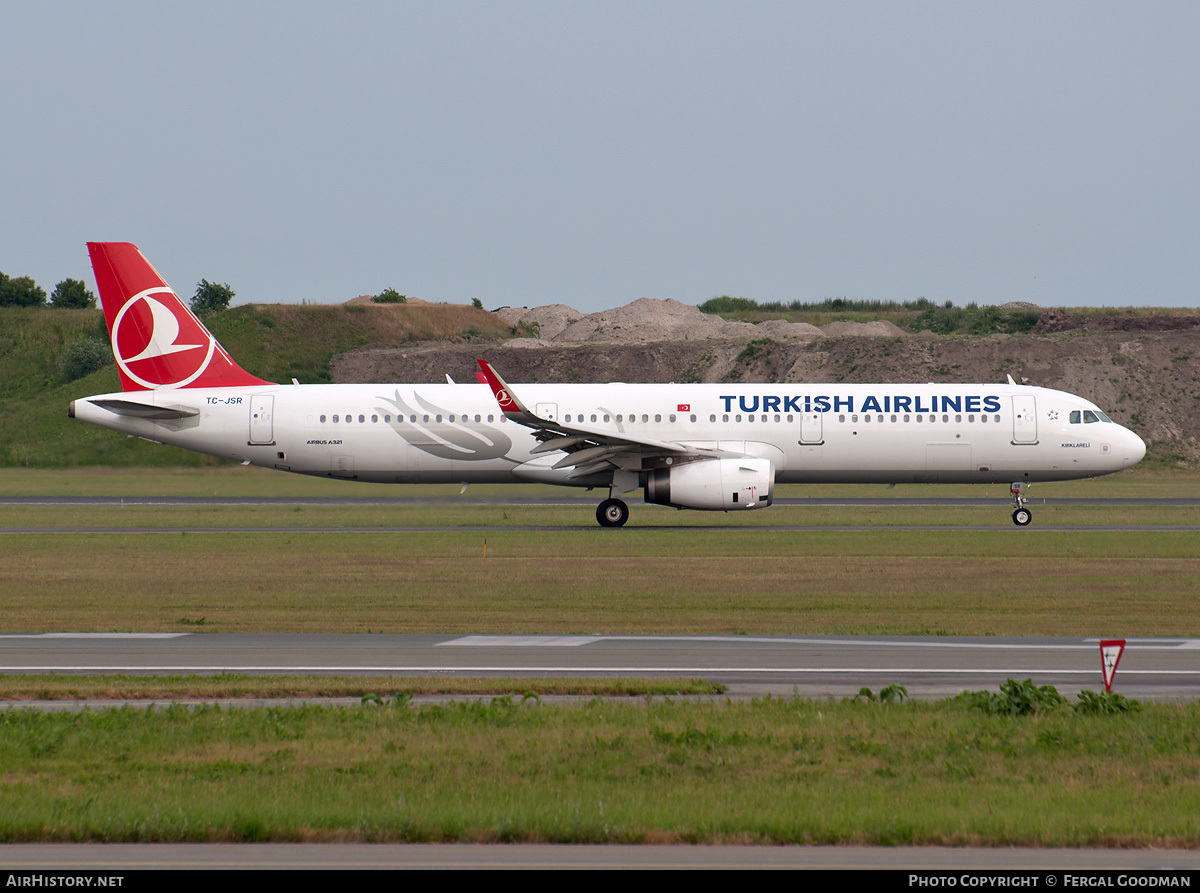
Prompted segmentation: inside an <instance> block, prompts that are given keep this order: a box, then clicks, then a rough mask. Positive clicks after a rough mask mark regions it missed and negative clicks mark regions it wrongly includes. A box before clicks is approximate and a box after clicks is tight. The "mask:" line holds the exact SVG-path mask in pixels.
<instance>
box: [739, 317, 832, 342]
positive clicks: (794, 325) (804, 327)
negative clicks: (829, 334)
mask: <svg viewBox="0 0 1200 893" xmlns="http://www.w3.org/2000/svg"><path fill="white" fill-rule="evenodd" d="M755 329H756V330H757V333H758V335H759V336H760V337H765V338H824V337H825V333H824V332H822V331H821V330H820V329H818V328H817V327H816V326H814V325H810V324H808V323H806V322H788V321H787V320H785V319H768V320H765V321H764V322H760V323H759V324H758V325H757V326H755Z"/></svg>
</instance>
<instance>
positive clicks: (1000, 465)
mask: <svg viewBox="0 0 1200 893" xmlns="http://www.w3.org/2000/svg"><path fill="white" fill-rule="evenodd" d="M88 251H89V252H90V254H91V258H92V266H93V269H94V270H95V274H96V284H97V286H98V288H99V291H100V299H101V303H102V304H103V307H104V315H105V320H106V322H107V323H108V327H109V332H110V333H111V336H112V346H113V353H114V354H115V356H116V361H117V366H118V369H119V373H120V378H121V386H122V388H123V391H122V392H121V393H116V394H100V395H98V396H95V397H86V398H83V399H79V400H75V401H73V402H72V403H71V409H70V414H71V417H72V418H77V419H82V420H84V421H87V422H91V423H92V424H95V425H101V426H103V427H105V428H112V429H113V430H115V431H121V432H124V433H126V434H132V435H135V436H137V437H142V438H145V439H146V440H151V441H154V442H157V443H165V444H171V445H173V446H179V447H183V448H185V449H189V450H196V451H198V452H201V453H208V454H211V455H214V456H222V457H224V458H227V459H233V460H237V461H240V462H244V463H249V464H252V465H261V466H264V467H267V468H278V469H280V470H283V471H294V472H299V473H300V474H311V475H320V476H321V477H334V478H346V479H350V480H359V481H375V482H380V483H463V484H469V483H476V482H478V483H500V482H530V481H534V482H539V483H546V484H560V485H564V486H571V487H588V488H592V487H596V488H605V489H607V490H608V498H607V499H605V500H604V501H603V502H601V503H600V505H599V507H598V508H597V511H596V517H597V520H598V521H599V522H600V524H602V525H603V526H605V527H620V526H621V525H623V524H624V523H625V522H626V520H627V519H628V517H629V509H628V507H627V505H626V503H625V502H624V500H623V499H622V496H624V495H625V494H627V493H630V492H632V491H636V490H643V491H644V493H645V501H646V502H649V503H655V504H658V505H669V506H675V507H676V508H686V509H700V510H707V511H722V512H730V511H747V510H752V509H759V508H765V507H766V506H769V505H770V504H771V501H772V498H773V492H774V487H775V484H776V483H813V482H827V483H833V482H837V483H871V482H877V483H888V484H891V483H913V482H928V483H988V482H996V481H1004V482H1009V483H1010V492H1011V494H1012V507H1013V513H1012V517H1013V521H1014V522H1015V523H1016V524H1018V525H1025V524H1028V523H1029V522H1030V520H1031V513H1030V511H1029V509H1028V508H1027V506H1026V496H1025V492H1026V488H1027V487H1028V485H1029V484H1031V483H1033V482H1035V481H1060V480H1068V479H1073V478H1086V477H1094V476H1096V475H1102V474H1109V473H1111V472H1114V471H1120V470H1121V469H1123V468H1128V467H1129V466H1131V465H1134V464H1136V463H1137V462H1138V461H1140V460H1141V458H1142V456H1143V455H1145V452H1146V446H1145V444H1144V443H1143V442H1142V439H1141V438H1140V437H1138V436H1137V434H1135V433H1134V432H1133V431H1130V430H1129V429H1127V428H1123V427H1122V426H1120V425H1118V424H1116V423H1115V422H1113V421H1112V420H1110V419H1109V418H1108V416H1106V415H1105V414H1104V413H1103V412H1101V411H1100V409H1099V408H1098V407H1097V406H1095V405H1094V404H1092V403H1090V402H1088V401H1087V400H1084V399H1083V398H1082V397H1076V396H1074V395H1073V394H1068V393H1065V392H1063V391H1055V390H1050V389H1047V388H1039V387H1029V386H1024V385H1018V384H1014V383H1013V381H1012V379H1011V377H1010V378H1009V381H1008V383H1007V384H1000V385H993V384H518V385H509V384H506V383H505V381H504V380H503V379H502V378H501V377H500V375H499V374H498V373H497V372H496V370H495V369H493V368H492V367H491V366H490V365H489V364H488V363H487V362H485V361H483V360H480V361H479V370H480V371H479V372H478V373H477V378H478V379H479V381H478V382H477V383H476V382H472V383H469V384H467V383H460V384H455V383H453V382H451V381H449V379H447V383H446V384H374V385H369V384H354V385H350V384H345V385H303V384H296V383H294V382H293V383H292V384H290V385H280V384H273V383H271V382H267V381H262V380H261V379H258V378H255V377H254V376H253V375H250V374H249V373H248V372H246V371H245V370H244V369H242V368H241V367H240V366H239V365H238V364H237V363H236V362H234V361H233V359H232V358H231V357H230V356H229V354H227V353H226V352H225V350H224V349H223V348H222V347H221V345H219V344H217V342H216V340H215V339H214V338H213V336H212V335H211V334H210V333H209V331H208V330H207V329H206V328H205V327H204V325H203V324H202V323H201V322H200V321H199V320H198V319H197V318H196V317H195V316H194V315H193V314H192V313H191V311H190V310H189V309H188V307H187V306H186V305H185V304H184V303H183V302H182V301H181V300H180V299H179V298H178V296H176V294H175V293H174V292H173V291H172V290H171V288H170V287H169V286H168V285H167V284H166V282H164V281H163V280H162V278H161V277H160V276H159V275H158V273H157V272H155V270H154V268H153V267H152V266H151V265H150V264H149V263H148V262H147V261H146V259H145V258H144V257H143V256H142V254H141V252H140V251H138V249H137V247H136V246H134V245H130V244H128V243H124V242H91V243H89V244H88Z"/></svg>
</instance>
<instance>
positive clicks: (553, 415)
mask: <svg viewBox="0 0 1200 893" xmlns="http://www.w3.org/2000/svg"><path fill="white" fill-rule="evenodd" d="M534 413H535V414H536V415H537V417H538V418H539V419H549V420H550V421H552V422H557V421H558V404H557V403H539V404H537V408H536V409H535V410H534Z"/></svg>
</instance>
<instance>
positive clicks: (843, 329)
mask: <svg viewBox="0 0 1200 893" xmlns="http://www.w3.org/2000/svg"><path fill="white" fill-rule="evenodd" d="M821 331H822V332H824V333H825V334H826V335H829V336H832V337H836V338H840V337H842V336H844V335H855V336H858V335H865V336H868V337H874V338H895V337H898V336H900V335H907V334H908V333H907V332H905V331H904V329H902V328H900V327H899V326H898V325H896V324H895V323H893V322H888V321H887V320H882V319H877V320H875V321H874V322H849V321H847V320H838V321H837V322H831V323H828V324H826V325H823V326H821Z"/></svg>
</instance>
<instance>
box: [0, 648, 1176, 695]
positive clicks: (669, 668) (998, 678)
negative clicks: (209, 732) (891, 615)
mask: <svg viewBox="0 0 1200 893" xmlns="http://www.w3.org/2000/svg"><path fill="white" fill-rule="evenodd" d="M1100 667H1101V665H1100V649H1099V643H1098V641H1096V640H1091V639H1073V638H1019V637H1013V638H1000V637H996V638H992V637H988V638H970V637H954V636H945V637H928V638H923V637H877V636H857V637H833V636H813V637H789V636H580V635H574V636H445V635H376V634H337V635H298V634H293V635H276V634H190V633H149V634H147V633H93V634H88V633H50V634H41V635H0V672H5V673H50V672H54V673H103V672H108V673H118V672H119V673H216V672H232V673H338V674H349V675H363V674H394V675H458V676H463V675H471V676H480V675H483V676H487V675H494V676H606V677H638V678H645V677H684V678H693V677H696V678H703V679H707V680H712V681H717V682H721V683H724V684H725V685H727V686H729V693H730V695H731V696H747V697H748V696H757V695H763V694H768V693H773V694H793V693H795V694H798V695H802V696H805V697H824V696H827V695H828V696H835V697H841V696H847V695H853V694H855V693H857V692H858V690H859V689H860V688H862V687H863V686H867V687H870V688H872V689H875V690H877V689H878V688H880V687H882V686H884V685H888V684H891V683H900V684H902V685H904V686H905V687H906V688H907V689H908V692H909V695H910V696H912V697H920V698H937V697H947V696H951V695H954V694H957V693H958V692H960V691H963V690H966V689H980V688H989V689H993V690H994V689H995V688H996V687H997V686H999V685H1000V684H1001V683H1002V682H1004V680H1005V679H1007V678H1009V677H1013V678H1018V679H1025V678H1032V679H1033V680H1034V681H1035V682H1037V683H1038V684H1039V685H1044V684H1052V685H1055V686H1056V687H1058V688H1059V689H1060V690H1061V691H1063V692H1064V693H1067V694H1074V693H1075V692H1077V691H1079V690H1080V689H1082V688H1090V689H1092V690H1094V691H1099V690H1101V688H1102V686H1103V684H1104V681H1103V676H1102V674H1101V668H1100ZM1115 688H1116V690H1118V691H1120V692H1121V693H1122V694H1125V695H1127V696H1130V697H1136V698H1143V699H1149V700H1189V699H1194V698H1196V697H1198V696H1200V639H1184V638H1179V639H1131V640H1129V643H1128V645H1127V647H1126V650H1125V654H1124V657H1123V658H1122V661H1121V664H1120V667H1119V668H1118V672H1117V684H1116V686H1115Z"/></svg>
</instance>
